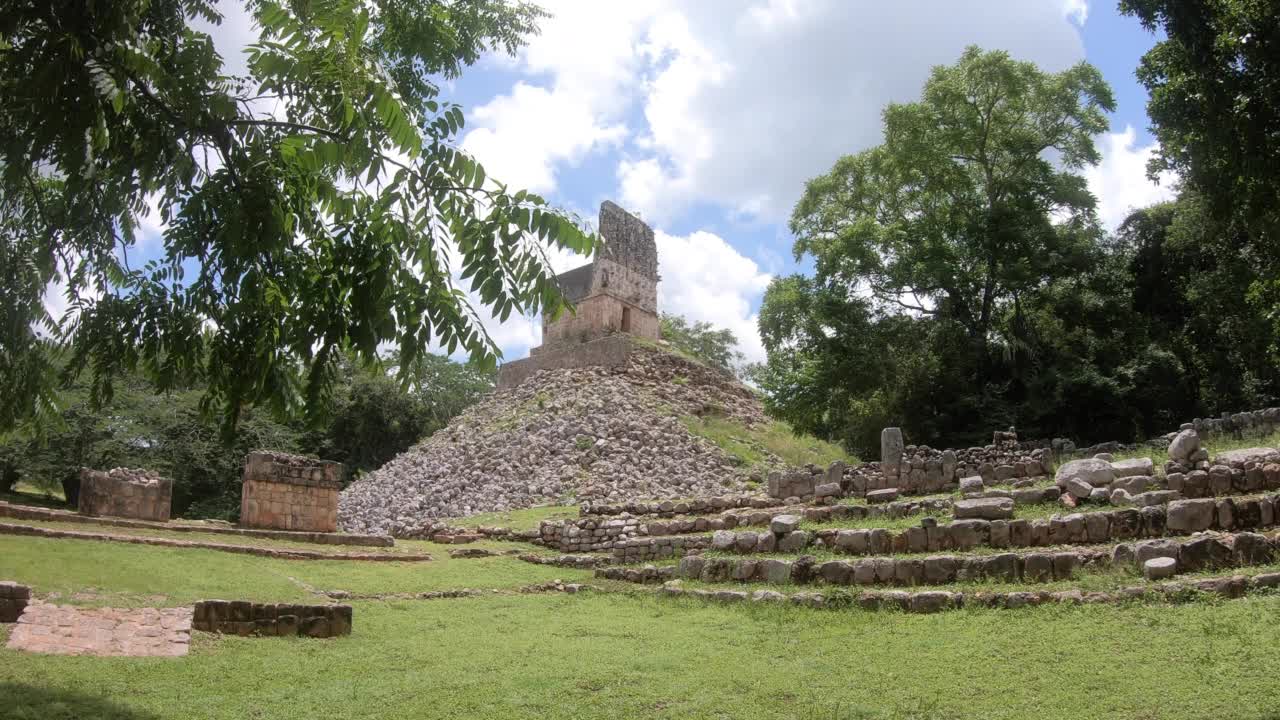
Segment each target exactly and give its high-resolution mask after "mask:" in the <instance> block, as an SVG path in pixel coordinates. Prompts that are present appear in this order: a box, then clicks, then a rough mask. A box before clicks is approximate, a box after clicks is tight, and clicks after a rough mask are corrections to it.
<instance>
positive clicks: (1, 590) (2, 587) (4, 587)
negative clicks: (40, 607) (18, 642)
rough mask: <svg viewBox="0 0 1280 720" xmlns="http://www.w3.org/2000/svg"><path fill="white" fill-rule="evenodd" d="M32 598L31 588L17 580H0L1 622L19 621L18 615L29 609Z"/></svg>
mask: <svg viewBox="0 0 1280 720" xmlns="http://www.w3.org/2000/svg"><path fill="white" fill-rule="evenodd" d="M30 600H31V588H29V587H27V586H26V585H19V584H18V583H16V582H10V581H7V580H6V581H0V623H15V622H18V616H19V615H21V614H22V611H23V610H26V609H27V603H28V602H30Z"/></svg>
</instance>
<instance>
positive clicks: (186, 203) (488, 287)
mask: <svg viewBox="0 0 1280 720" xmlns="http://www.w3.org/2000/svg"><path fill="white" fill-rule="evenodd" d="M244 5H245V7H246V8H247V9H248V11H249V12H250V13H251V14H252V16H253V19H254V21H255V22H256V24H257V26H258V28H259V29H260V32H259V37H258V38H257V40H256V42H254V43H252V44H251V45H249V47H248V48H247V53H246V54H245V56H244V58H245V66H244V70H243V71H239V70H237V69H236V68H235V67H233V66H232V65H230V64H228V63H225V62H224V60H223V58H222V57H220V56H219V55H218V53H217V52H216V51H215V48H214V45H213V42H212V40H211V38H210V36H209V34H207V33H206V32H204V31H202V30H201V29H200V24H201V23H214V24H216V23H218V22H220V21H221V16H220V14H219V7H221V6H220V5H218V4H217V3H215V2H214V1H213V0H175V1H173V2H144V1H141V0H122V1H120V2H104V3H89V4H86V3H83V2H79V1H78V0H53V1H51V2H18V3H9V4H8V5H7V6H6V11H5V12H4V13H3V14H2V15H3V16H2V17H0V108H3V109H0V137H3V138H4V141H3V143H0V218H3V222H2V224H0V261H3V262H0V266H3V273H4V277H3V278H0V279H2V280H4V283H3V288H4V289H3V292H4V293H5V295H4V297H3V298H2V299H3V300H4V303H3V312H4V313H5V315H4V317H3V318H0V319H3V321H4V322H3V323H0V333H4V335H3V336H0V370H2V371H3V372H0V397H3V398H4V400H3V401H2V403H0V430H6V429H9V428H11V427H13V426H15V425H16V424H19V423H22V422H24V421H28V420H31V419H32V418H37V419H38V418H40V417H46V418H47V417H49V416H52V415H53V414H55V412H56V408H55V406H54V404H53V402H52V401H53V400H54V398H55V396H54V393H53V389H52V381H53V378H51V376H50V373H49V372H47V368H46V367H45V366H43V365H42V364H41V363H42V356H43V353H44V352H45V351H46V350H48V348H47V347H45V346H46V345H48V344H50V343H51V342H54V341H58V342H61V341H65V342H66V343H68V344H69V347H70V356H69V357H70V360H69V362H68V364H67V366H66V368H67V373H68V374H69V375H71V376H75V375H77V374H79V373H81V372H83V371H87V373H88V375H89V377H90V393H89V399H90V401H91V402H92V403H93V404H96V405H101V404H103V403H105V402H107V401H109V399H110V398H111V396H112V393H113V391H114V389H115V387H116V385H115V382H114V381H115V380H116V379H118V378H120V377H122V376H124V375H126V374H129V373H132V372H135V371H136V372H138V373H140V374H142V375H143V376H145V377H146V378H148V380H149V381H150V382H152V383H153V384H154V385H155V386H156V387H158V388H159V389H161V390H173V389H177V388H181V387H185V386H189V385H191V384H192V383H196V382H198V383H199V384H200V386H201V387H202V388H203V396H202V400H201V402H202V403H203V405H204V407H206V408H208V409H216V410H218V411H220V412H221V414H222V416H223V419H224V426H225V427H226V428H227V429H230V428H232V427H234V425H235V423H236V422H237V421H238V420H239V419H240V418H241V416H242V414H243V412H244V410H245V409H246V408H248V407H252V406H266V407H269V408H271V409H272V410H274V411H277V412H280V413H293V412H295V411H298V410H300V409H303V408H306V409H308V410H311V411H313V412H317V411H319V410H320V409H322V408H323V406H324V405H325V404H326V402H327V401H328V400H329V399H330V397H331V395H332V390H333V387H334V382H335V380H336V378H337V376H338V372H339V366H340V364H341V361H342V358H343V357H344V356H345V355H346V354H348V353H354V354H355V355H356V356H358V357H359V358H361V359H363V360H365V361H371V360H372V359H373V358H374V357H375V356H376V355H377V353H378V352H379V349H380V348H383V347H385V346H388V345H390V346H392V347H394V348H395V349H396V350H397V351H398V352H399V354H400V355H401V357H402V358H404V359H405V360H406V363H407V362H408V361H411V360H412V359H413V358H414V356H415V355H416V354H417V353H420V352H422V351H423V349H424V348H426V347H427V345H428V343H429V341H431V340H433V339H434V340H436V341H438V342H439V343H440V344H441V345H443V346H444V347H446V348H447V349H448V350H449V352H450V353H452V352H454V351H456V350H458V349H462V350H464V351H466V352H468V353H469V354H470V355H471V356H472V357H473V358H475V359H476V361H477V362H480V363H484V364H488V365H493V364H494V360H495V357H496V355H497V354H498V348H497V346H496V344H495V343H494V341H493V340H492V338H490V337H489V336H488V334H487V333H486V332H485V330H484V328H483V326H482V325H481V323H480V315H479V314H478V312H481V311H491V312H493V313H494V314H495V315H497V316H498V317H500V318H501V319H504V320H505V319H506V318H507V317H509V316H510V315H511V313H513V312H514V313H524V312H537V311H540V310H547V311H550V312H553V313H554V312H556V311H558V310H560V309H561V308H562V307H563V300H562V298H561V297H560V295H559V292H558V289H557V287H556V285H555V282H554V275H553V273H552V272H551V270H550V268H549V265H548V262H547V257H546V253H545V251H546V248H547V246H554V247H557V248H563V249H570V250H573V251H578V252H587V251H589V250H590V248H591V240H590V238H589V237H587V236H585V235H584V234H583V233H582V232H580V231H579V230H578V228H577V226H576V225H575V224H574V222H572V221H571V220H570V219H569V218H566V217H565V216H563V215H562V214H560V213H558V212H556V211H554V210H552V209H551V208H549V207H548V206H547V204H546V202H545V201H544V200H543V199H541V198H539V197H538V196H536V195H533V194H530V193H527V192H524V191H519V192H516V191H513V190H509V189H508V188H507V187H506V186H505V185H502V184H501V183H499V182H497V181H495V180H494V179H492V178H490V177H488V175H487V174H486V173H485V171H484V169H483V168H482V167H481V166H480V165H478V164H477V163H476V162H475V161H474V160H473V159H472V158H470V157H469V156H467V155H466V154H465V153H464V152H462V151H461V150H460V149H459V148H458V137H459V133H460V131H461V128H462V124H463V116H462V112H461V110H460V108H459V107H458V106H457V105H456V104H454V103H451V102H449V101H447V100H446V99H445V98H443V97H442V96H441V82H440V80H441V79H449V78H453V77H455V76H457V75H458V74H459V73H460V72H461V70H462V68H464V67H465V66H467V65H469V64H471V63H472V62H474V61H475V60H476V59H477V58H478V57H480V55H481V53H483V52H485V51H488V50H491V49H496V50H505V51H507V52H514V50H515V49H516V48H517V47H518V46H519V45H520V44H521V42H522V39H523V38H524V37H526V36H527V35H528V34H529V33H531V32H534V31H535V29H536V28H535V26H536V22H537V20H538V19H539V18H540V17H541V16H542V12H541V11H540V10H538V9H537V8H535V7H534V6H532V5H529V4H526V3H523V2H516V3H508V2H502V1H500V0H477V1H476V2H466V3H457V2H445V1H443V0H435V1H431V0H424V1H422V2H404V1H403V0H372V2H368V3H358V2H346V1H337V2H305V3H282V2H274V1H272V0H251V1H248V0H247V1H246V2H245V3H244ZM144 222H149V223H152V224H157V223H162V224H163V229H162V230H160V231H159V232H158V235H159V237H158V242H159V245H160V250H159V251H158V252H157V251H155V250H145V249H144V248H142V247H140V244H139V241H140V240H141V239H142V238H143V237H148V239H150V235H151V234H152V233H154V232H155V231H154V230H144V229H143V227H144ZM144 253H145V254H147V255H150V258H149V259H145V260H141V259H140V257H139V256H140V255H141V254H144ZM50 283H58V284H59V285H60V290H61V292H62V295H63V297H64V298H65V303H66V305H67V309H68V312H67V314H66V315H64V316H60V317H59V316H55V315H51V314H50V313H49V312H48V311H47V309H46V308H45V305H44V304H43V302H42V301H41V298H42V295H43V292H44V289H45V288H46V286H48V285H49V284H50ZM468 290H469V291H470V293H471V294H470V296H469V294H468V292H467V291H468ZM469 297H471V298H476V299H478V302H476V303H474V305H473V301H472V300H470V299H469ZM477 306H479V307H477Z"/></svg>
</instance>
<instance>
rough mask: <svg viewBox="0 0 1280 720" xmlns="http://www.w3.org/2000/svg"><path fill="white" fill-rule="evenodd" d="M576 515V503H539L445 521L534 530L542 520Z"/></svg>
mask: <svg viewBox="0 0 1280 720" xmlns="http://www.w3.org/2000/svg"><path fill="white" fill-rule="evenodd" d="M576 517H578V506H577V505H539V506H537V507H531V508H525V509H523V510H504V511H502V512H488V513H477V514H475V515H468V516H466V517H460V518H450V519H448V520H446V521H445V522H447V523H449V524H450V525H456V526H459V527H479V526H484V527H504V528H508V529H510V530H534V529H536V528H537V527H538V525H539V524H541V523H542V521H543V520H566V519H569V518H576Z"/></svg>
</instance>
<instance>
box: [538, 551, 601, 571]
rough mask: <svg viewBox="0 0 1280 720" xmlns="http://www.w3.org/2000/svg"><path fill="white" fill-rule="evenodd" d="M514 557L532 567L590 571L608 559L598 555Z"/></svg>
mask: <svg viewBox="0 0 1280 720" xmlns="http://www.w3.org/2000/svg"><path fill="white" fill-rule="evenodd" d="M516 557H518V558H519V559H521V560H523V561H525V562H527V563H532V564H534V565H551V566H553V567H563V568H574V569H577V570H590V569H591V568H594V567H599V566H601V565H604V564H606V563H608V562H609V561H608V559H606V558H603V557H600V556H598V555H555V556H552V557H548V556H546V555H535V554H533V553H523V554H521V555H517V556H516Z"/></svg>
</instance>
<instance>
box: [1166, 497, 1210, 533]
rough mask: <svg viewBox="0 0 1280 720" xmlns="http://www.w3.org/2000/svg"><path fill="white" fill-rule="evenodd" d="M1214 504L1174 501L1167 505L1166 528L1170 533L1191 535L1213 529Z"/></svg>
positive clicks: (1206, 499)
mask: <svg viewBox="0 0 1280 720" xmlns="http://www.w3.org/2000/svg"><path fill="white" fill-rule="evenodd" d="M1214 511H1215V503H1214V501H1213V500H1211V499H1208V498H1205V499H1200V500H1175V501H1174V502H1171V503H1169V507H1168V513H1167V520H1166V526H1167V527H1168V528H1169V530H1170V532H1178V533H1193V532H1199V531H1201V530H1208V529H1209V528H1211V527H1213V520H1214V514H1215V513H1214Z"/></svg>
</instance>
